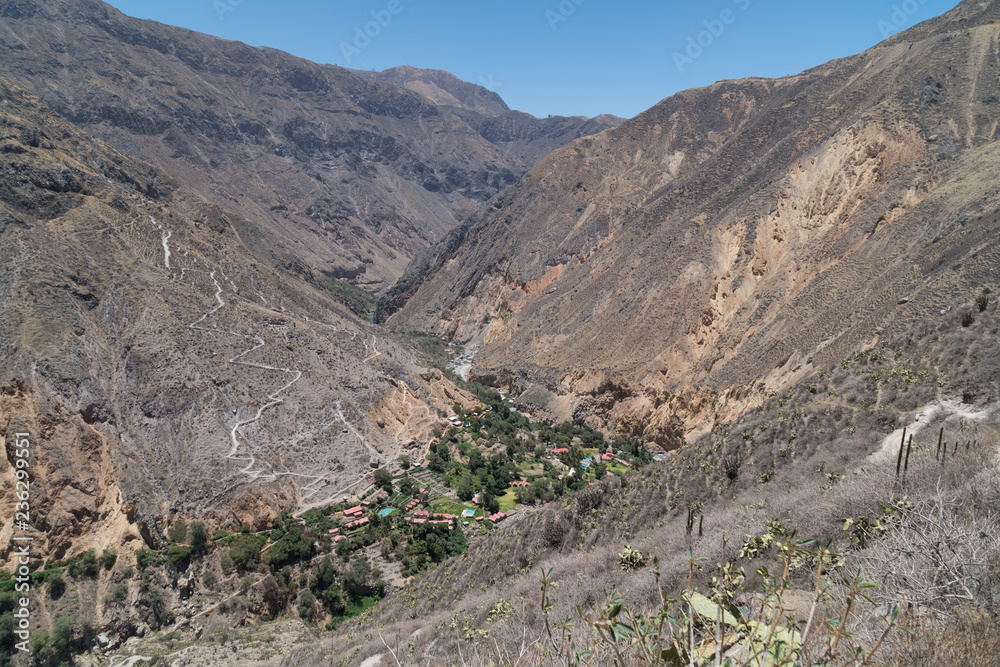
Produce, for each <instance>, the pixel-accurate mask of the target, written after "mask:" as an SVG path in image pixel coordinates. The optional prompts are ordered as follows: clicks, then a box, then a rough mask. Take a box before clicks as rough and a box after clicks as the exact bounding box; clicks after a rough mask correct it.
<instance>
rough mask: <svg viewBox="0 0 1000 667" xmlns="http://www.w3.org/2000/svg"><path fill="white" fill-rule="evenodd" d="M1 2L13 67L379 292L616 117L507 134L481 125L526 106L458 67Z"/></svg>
mask: <svg viewBox="0 0 1000 667" xmlns="http://www.w3.org/2000/svg"><path fill="white" fill-rule="evenodd" d="M0 10H2V12H3V13H2V14H0V24H2V26H3V29H4V30H5V31H6V34H7V35H8V39H4V40H3V43H0V75H3V76H6V77H7V78H9V79H10V80H11V81H13V82H15V83H17V84H19V85H21V86H23V87H25V88H27V89H29V90H31V91H32V92H34V93H35V94H36V95H38V96H39V97H40V98H42V100H43V101H44V102H45V103H46V104H47V105H49V106H50V107H51V108H52V109H54V110H55V111H56V112H58V113H60V114H62V115H63V116H64V117H65V118H67V119H69V120H70V121H72V122H73V123H75V124H77V125H78V126H79V127H81V128H84V129H85V130H86V131H88V132H90V133H92V134H94V135H95V136H99V137H101V138H103V139H105V140H107V141H108V142H109V143H111V144H113V145H114V146H116V147H117V148H119V149H120V150H122V151H123V152H125V153H127V154H130V155H134V156H138V157H141V158H143V159H145V160H147V161H149V162H152V163H153V164H156V165H157V166H158V167H160V168H162V169H165V170H168V171H169V172H171V173H172V174H173V175H174V176H175V177H176V178H177V179H178V181H179V182H180V183H181V184H182V185H184V186H187V187H189V188H190V189H192V190H196V191H199V192H202V193H204V194H205V196H206V197H208V198H209V199H211V200H212V201H213V203H215V204H221V205H223V206H224V207H225V209H226V210H227V211H228V212H229V213H233V214H236V215H238V216H240V217H242V218H244V219H246V220H248V221H250V222H251V223H253V224H256V225H258V226H260V227H261V228H262V229H263V230H265V231H266V232H267V233H268V234H270V235H272V236H274V237H275V238H277V239H278V240H280V241H281V242H283V243H286V244H290V245H291V246H294V247H295V248H296V252H297V254H298V256H299V259H300V260H301V262H302V263H303V265H304V266H305V267H311V268H312V269H314V270H318V271H324V272H326V273H327V274H328V275H330V276H332V277H335V278H341V279H345V280H349V281H351V282H352V283H354V284H360V285H364V286H368V287H371V288H379V287H382V286H385V285H388V284H391V283H392V282H393V281H395V280H396V279H397V278H398V277H399V276H400V275H401V274H402V272H403V270H404V268H405V267H406V264H407V262H408V261H409V260H410V259H411V258H412V257H413V256H414V255H415V254H416V253H418V252H419V251H420V250H422V249H424V248H426V247H428V246H429V245H430V244H431V243H433V242H435V241H437V240H438V239H440V238H441V237H443V236H444V235H445V234H446V233H447V232H448V231H449V230H450V229H452V228H453V227H455V226H456V225H457V224H458V223H459V222H460V221H461V220H464V219H465V218H466V217H467V216H468V215H470V214H471V213H472V212H473V211H474V210H475V209H476V208H478V207H479V206H480V205H481V204H482V202H484V201H486V200H487V199H489V198H490V197H492V196H493V195H495V194H496V193H497V192H499V191H501V190H503V189H504V188H506V187H508V186H509V185H511V184H512V183H514V182H515V181H516V180H517V179H518V178H519V177H520V176H521V175H522V174H524V173H525V171H527V169H528V168H529V167H530V166H531V165H533V164H534V163H535V162H537V161H538V160H539V159H540V158H541V157H542V155H544V154H545V153H547V152H548V151H550V150H552V149H553V148H556V147H558V146H562V145H565V143H567V142H568V141H570V140H571V139H573V138H576V137H578V136H582V135H583V134H586V133H592V132H598V131H600V130H603V129H605V128H607V127H611V126H613V125H614V124H616V123H617V122H618V119H614V118H611V117H607V118H602V119H595V120H594V121H590V120H589V119H585V118H576V119H545V120H542V119H536V118H532V117H530V116H526V115H525V117H524V118H519V120H518V123H517V127H516V128H515V129H514V131H513V134H511V136H509V137H496V136H493V134H495V133H490V132H487V131H481V130H479V129H474V128H473V127H472V126H477V127H478V125H479V124H481V123H484V122H486V121H487V120H488V119H491V118H492V117H493V116H492V114H494V113H498V112H499V113H504V114H511V113H512V112H510V111H509V109H507V106H506V104H504V103H503V100H501V99H500V98H499V97H498V96H496V94H494V93H491V92H490V91H487V90H485V89H484V88H481V87H479V86H475V85H472V84H468V83H465V82H462V81H459V80H458V79H457V78H456V77H454V76H452V75H450V74H447V73H445V72H430V71H426V70H416V69H414V68H400V69H399V71H398V72H396V75H394V74H393V73H392V72H388V73H385V75H384V76H380V75H375V74H373V73H360V72H354V71H351V70H347V69H344V68H340V67H334V66H329V65H317V64H315V63H311V62H308V61H305V60H302V59H299V58H295V57H293V56H290V55H289V54H286V53H282V52H279V51H276V50H273V49H261V48H255V47H250V46H247V45H245V44H241V43H238V42H231V41H226V40H220V39H215V38H212V37H209V36H207V35H204V34H199V33H194V32H191V31H188V30H183V29H179V28H173V27H170V26H165V25H161V24H158V23H154V22H151V21H143V20H139V19H132V18H129V17H127V16H124V15H123V14H121V13H120V12H118V11H117V10H115V9H114V8H112V7H110V6H109V5H106V4H104V3H101V2H96V1H94V2H91V1H87V2H61V1H58V0H57V1H55V2H50V3H36V2H30V3H22V2H17V3H9V2H8V3H5V4H4V5H3V7H2V8H0ZM448 90H450V91H452V92H447V91H448ZM452 93H454V94H452ZM456 96H457V97H456ZM477 99H478V100H480V102H477V101H476V100H477ZM494 140H495V141H494ZM515 144H516V147H515V146H514V145H515ZM512 148H513V149H514V150H513V151H512ZM4 177H5V180H7V179H8V178H11V177H12V176H11V175H8V174H6V173H5V174H4ZM13 177H16V178H42V179H47V180H49V181H52V183H53V185H54V186H57V187H59V188H68V189H70V190H72V189H73V188H74V187H75V186H74V183H72V182H71V181H66V182H63V180H62V179H63V177H64V175H60V174H55V173H50V174H35V175H31V174H14V175H13ZM59 201H60V203H61V205H63V206H70V205H75V204H74V202H77V203H78V202H79V198H77V199H72V198H67V197H61V198H60V199H59ZM37 204H38V203H36V205H37ZM53 214H54V213H53ZM222 217H225V215H223V216H222Z"/></svg>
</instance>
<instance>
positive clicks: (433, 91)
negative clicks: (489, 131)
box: [351, 65, 510, 116]
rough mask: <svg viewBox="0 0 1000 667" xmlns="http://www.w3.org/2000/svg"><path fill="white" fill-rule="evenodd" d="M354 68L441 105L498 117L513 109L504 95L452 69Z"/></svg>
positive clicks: (363, 73) (372, 77) (368, 76)
mask: <svg viewBox="0 0 1000 667" xmlns="http://www.w3.org/2000/svg"><path fill="white" fill-rule="evenodd" d="M351 71H352V72H353V73H354V74H357V75H358V76H360V77H365V78H368V79H376V80H378V81H381V82H383V83H391V84H392V85H394V86H399V87H400V88H406V89H407V90H412V91H413V92H415V93H417V94H418V95H421V96H423V97H425V98H427V99H428V100H430V101H431V102H433V103H434V104H436V105H438V106H441V107H458V108H461V109H463V110H465V111H473V112H475V113H477V114H482V115H484V116H498V115H500V114H503V113H506V112H508V111H510V107H508V106H507V103H506V102H504V101H503V98H501V97H500V96H499V95H498V94H496V93H495V92H493V91H492V90H489V89H488V88H484V87H483V86H478V85H476V84H474V83H468V82H466V81H462V80H461V79H459V78H458V77H457V76H455V75H454V74H451V73H450V72H444V71H441V70H436V69H419V68H417V67H410V66H409V65H404V66H401V67H393V68H391V69H387V70H383V71H381V72H372V71H368V70H361V69H359V70H351Z"/></svg>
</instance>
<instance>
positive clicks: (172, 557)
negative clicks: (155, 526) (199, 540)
mask: <svg viewBox="0 0 1000 667" xmlns="http://www.w3.org/2000/svg"><path fill="white" fill-rule="evenodd" d="M191 551H192V549H191V547H189V546H188V545H186V544H171V545H170V546H169V547H167V561H168V562H169V563H170V564H171V565H173V566H174V567H175V568H177V569H178V570H181V571H183V570H186V569H187V566H188V561H189V560H190V559H191Z"/></svg>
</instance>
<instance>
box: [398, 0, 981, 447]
mask: <svg viewBox="0 0 1000 667" xmlns="http://www.w3.org/2000/svg"><path fill="white" fill-rule="evenodd" d="M998 21H1000V3H995V2H994V3H980V2H967V3H963V4H962V5H960V6H959V7H958V8H956V9H955V10H954V11H953V12H951V13H949V14H947V15H945V16H944V17H942V18H940V19H936V20H935V21H933V22H930V23H929V24H926V25H922V26H919V27H918V28H917V29H915V30H914V31H911V32H909V33H904V34H902V35H899V36H897V37H895V38H893V39H892V40H889V41H888V42H886V43H884V44H882V45H880V46H878V47H876V48H874V49H872V50H870V51H868V52H866V53H864V54H861V55H859V56H856V57H853V58H848V59H844V60H840V61H835V62H832V63H830V64H828V65H824V66H822V67H819V68H816V69H814V70H810V71H808V72H805V73H803V74H800V75H798V76H794V77H788V78H785V79H780V80H763V79H749V80H742V81H727V82H721V83H718V84H716V85H714V86H711V87H709V88H705V89H701V90H693V91H687V92H684V93H680V94H678V95H676V96H674V97H671V98H669V99H667V100H664V101H663V102H661V103H660V104H659V105H657V106H656V107H654V108H653V109H651V110H649V111H647V112H645V113H643V114H641V115H640V116H638V117H636V118H635V119H632V120H630V121H626V122H625V123H624V124H622V125H621V126H619V127H618V128H615V129H612V130H609V131H606V132H604V133H602V134H600V135H597V136H594V137H588V138H584V139H580V140H578V141H575V142H574V143H572V144H570V145H569V146H567V147H565V148H563V149H561V150H559V151H556V152H555V153H553V154H552V155H550V156H548V157H547V158H546V159H544V160H543V161H542V162H541V163H540V164H539V165H538V166H537V167H535V169H533V170H532V171H531V172H530V174H529V175H528V176H526V177H525V178H524V179H523V180H522V181H521V182H520V183H519V184H518V185H517V186H515V187H514V188H512V189H510V190H508V191H506V192H504V193H502V194H500V195H499V196H498V197H496V198H495V199H494V200H493V201H492V202H491V203H490V205H489V206H488V207H486V209H484V211H482V212H481V213H480V214H479V216H478V217H477V218H476V219H474V220H472V221H471V222H470V224H469V225H468V226H467V228H465V229H464V230H463V231H462V232H461V233H459V234H458V235H457V236H455V237H453V239H452V242H453V244H454V242H455V241H456V240H460V244H458V249H457V250H456V251H455V252H454V253H451V254H446V255H442V256H439V257H438V258H437V260H436V261H434V262H432V263H431V265H432V266H436V267H438V269H437V270H436V271H435V272H432V273H430V274H429V275H427V276H426V277H424V278H419V277H414V276H411V278H414V279H413V280H411V281H410V282H408V283H406V284H401V285H400V286H399V287H397V288H396V289H395V290H393V291H392V292H390V299H388V300H387V301H386V306H385V307H383V308H382V309H381V311H380V312H381V317H383V318H386V317H388V316H389V315H390V313H391V312H392V311H393V309H394V307H400V306H401V304H402V303H403V302H404V301H405V306H402V307H401V308H400V309H399V310H398V312H396V313H395V314H394V315H392V317H391V318H390V319H389V322H390V325H391V326H396V327H400V328H404V329H415V330H425V331H432V332H436V333H439V334H441V335H445V336H448V337H450V338H453V339H455V340H459V341H461V342H464V343H469V344H470V345H473V346H478V347H479V354H478V356H477V357H476V361H475V365H474V367H473V372H474V374H479V375H480V376H485V377H488V378H491V379H494V380H496V381H500V382H504V383H507V384H509V385H511V386H512V387H513V388H515V389H521V390H523V389H527V388H529V387H532V386H533V387H534V388H535V389H543V390H546V391H548V392H550V394H551V400H550V401H549V409H550V410H551V411H552V412H554V413H555V414H556V415H557V416H559V417H563V418H569V417H574V418H577V419H588V420H590V421H593V422H596V423H599V424H601V425H603V426H605V427H608V428H612V429H615V430H617V431H619V432H622V433H625V434H629V435H634V436H639V437H644V438H646V439H647V440H650V441H653V442H657V443H659V444H662V445H665V446H670V445H671V444H672V443H675V442H677V441H678V438H679V436H680V435H682V434H683V433H685V432H690V431H691V430H697V429H699V428H705V427H707V426H709V425H710V424H711V422H712V418H713V417H714V416H716V412H715V411H719V412H720V413H721V414H723V415H725V414H728V413H730V412H732V411H735V410H738V409H740V408H742V407H745V406H746V405H747V404H748V402H749V401H750V400H752V397H753V396H754V395H755V394H757V393H759V392H773V391H775V390H777V389H779V388H780V387H781V386H783V385H784V384H785V383H786V382H788V381H789V380H791V379H794V378H795V377H797V375H798V374H799V373H801V372H802V371H803V370H804V369H806V368H812V367H817V366H820V367H826V366H829V365H832V364H834V363H836V362H837V361H839V360H840V359H842V358H843V357H844V356H845V355H847V354H849V353H850V352H852V351H853V350H854V349H856V348H857V347H858V346H861V345H863V344H866V343H870V342H872V341H875V340H878V338H879V337H880V336H882V335H885V334H888V333H891V332H893V331H899V330H902V329H904V328H905V327H907V326H909V324H910V323H912V322H914V321H916V320H918V319H919V318H921V317H923V316H925V315H926V314H928V313H931V312H934V311H939V310H941V309H944V308H947V307H949V306H950V305H951V304H952V302H953V299H954V298H955V297H956V295H959V294H961V295H963V296H965V295H967V294H968V293H969V290H972V289H975V288H981V287H983V286H986V285H990V284H991V283H992V282H995V281H996V279H997V276H996V272H995V266H996V263H995V262H996V259H997V255H998V252H1000V246H998V244H997V241H996V239H995V236H996V231H997V225H998V224H1000V221H998V208H1000V196H998V195H1000V191H998V189H997V187H996V185H995V182H994V180H995V179H994V178H993V177H992V176H991V175H990V173H991V169H990V167H988V165H990V164H991V163H993V161H994V160H995V159H996V157H997V151H998V147H997V146H998V145H997V143H996V139H997V127H998V123H1000V108H998V105H997V96H996V86H997V81H998V78H1000V58H998V56H997V52H998V38H1000V24H998ZM404 292H405V293H406V294H407V295H410V296H408V297H405V298H403V299H400V298H398V297H399V295H400V294H402V293H404ZM394 297H395V298H396V301H393V298H394Z"/></svg>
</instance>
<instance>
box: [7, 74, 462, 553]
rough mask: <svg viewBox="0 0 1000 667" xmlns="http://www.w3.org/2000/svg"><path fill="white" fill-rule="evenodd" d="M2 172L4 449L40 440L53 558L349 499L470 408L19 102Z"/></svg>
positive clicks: (128, 163) (226, 234) (396, 351)
mask: <svg viewBox="0 0 1000 667" xmlns="http://www.w3.org/2000/svg"><path fill="white" fill-rule="evenodd" d="M0 172H2V174H3V179H2V180H0V222H2V231H0V256H2V257H3V258H4V262H3V264H2V268H0V296H2V319H0V349H2V355H0V387H2V391H0V426H2V433H0V437H2V438H3V441H4V442H5V444H6V452H7V458H8V459H9V460H10V461H11V463H12V465H13V460H14V450H13V448H12V445H13V440H12V434H13V433H14V432H18V431H26V432H28V433H30V434H31V435H32V438H33V443H34V448H35V449H34V451H35V455H36V456H37V459H35V460H34V461H33V470H34V475H35V476H34V478H33V483H32V487H31V489H32V500H31V508H32V522H33V525H34V527H35V528H36V529H37V530H38V531H39V542H38V543H37V545H36V547H35V553H36V554H37V555H39V556H42V555H53V556H57V557H58V556H61V555H63V554H65V553H67V551H69V552H71V553H72V552H75V551H77V550H78V549H82V548H86V547H98V548H100V547H103V546H106V545H109V544H110V545H117V546H119V547H120V546H121V545H123V544H127V543H128V541H129V540H130V539H135V538H137V536H139V535H140V534H141V535H142V536H143V537H144V538H146V539H147V541H154V540H156V539H157V538H158V537H159V535H160V531H161V528H162V525H163V522H164V520H165V519H166V518H167V517H168V516H170V515H171V514H172V513H178V514H179V515H181V516H186V517H192V516H199V517H202V518H203V519H205V520H207V521H209V522H210V523H211V524H214V525H232V524H237V525H238V523H239V522H242V521H246V522H249V523H258V522H264V521H267V520H268V517H269V516H271V515H272V514H273V513H274V512H275V511H277V510H279V509H286V510H290V511H294V510H296V509H298V508H300V507H307V506H309V505H311V504H314V503H318V502H322V501H324V500H326V499H329V498H331V497H339V496H340V495H342V494H344V493H346V492H349V491H351V490H357V489H358V488H363V485H364V484H366V483H367V480H368V479H369V478H370V476H371V471H372V467H371V463H373V462H375V463H381V464H389V465H392V464H393V462H394V460H395V457H396V456H397V454H398V453H400V452H401V451H406V450H407V449H408V448H411V447H416V439H421V440H423V439H425V438H426V437H427V436H428V434H429V432H430V429H431V428H432V427H433V426H434V425H435V424H437V423H438V421H439V420H438V419H437V417H436V415H435V414H434V412H433V408H434V407H436V406H448V405H451V404H452V403H453V402H454V401H456V400H459V401H461V400H463V399H462V397H461V396H460V395H459V393H458V392H456V390H455V389H454V387H453V386H451V385H450V383H447V382H446V381H444V380H443V378H442V377H441V376H440V374H439V373H436V372H435V373H427V372H426V371H423V370H422V369H419V368H417V367H416V366H415V365H414V363H413V362H414V358H415V355H414V353H413V352H412V351H410V350H408V349H405V348H402V347H400V346H399V345H398V344H396V343H395V342H393V341H392V340H391V339H390V338H389V337H387V336H385V335H384V332H382V331H381V330H379V329H377V328H375V327H374V326H372V325H370V324H367V323H365V322H362V321H360V320H359V319H358V318H357V317H355V316H354V315H353V314H352V313H350V312H349V311H348V310H347V309H346V308H345V307H344V306H342V305H341V304H340V303H339V302H338V301H336V300H335V299H334V298H333V296H332V295H331V294H330V293H328V292H325V291H324V289H323V288H322V287H321V286H320V285H318V284H317V283H316V282H315V280H314V278H313V275H312V273H311V272H310V271H309V269H308V267H307V266H306V265H304V264H303V263H302V262H301V261H300V260H299V259H298V258H297V257H296V256H295V255H294V253H292V252H290V251H289V250H288V249H287V248H286V247H285V246H283V245H282V244H281V243H280V241H279V240H277V239H275V238H274V237H272V236H270V235H269V234H268V232H267V231H265V230H262V229H261V228H259V227H257V226H256V225H254V224H253V223H252V222H250V221H248V220H246V219H244V218H241V217H240V216H238V215H235V214H232V213H224V212H222V211H220V209H219V208H218V207H216V206H215V205H214V204H212V203H209V202H206V201H204V200H202V199H200V198H199V197H198V196H197V195H195V194H193V193H191V192H188V191H186V190H184V189H182V188H179V187H178V186H177V184H176V183H175V182H173V181H171V179H169V178H168V177H166V176H164V175H163V174H162V172H159V171H158V170H157V169H155V168H154V167H152V166H150V165H148V164H145V163H142V162H139V161H136V160H134V159H132V158H129V157H126V156H124V155H122V154H121V153H118V152H117V151H115V150H114V149H112V148H110V147H109V146H107V145H105V144H103V143H101V142H99V141H96V140H94V139H93V138H92V137H89V136H87V135H86V134H84V133H83V132H81V131H80V130H78V129H77V128H75V127H74V126H72V125H71V124H69V123H67V122H66V121H64V120H62V119H61V118H59V117H58V116H56V115H55V114H53V113H52V112H51V111H50V110H48V109H46V108H45V107H44V105H42V104H41V103H40V102H39V101H38V100H37V98H34V97H32V96H31V95H29V94H28V93H26V92H25V91H23V90H22V89H19V88H16V87H14V86H12V85H10V84H8V83H6V82H2V81H0ZM422 374H423V375H422ZM418 455H419V453H418ZM12 474H13V468H12V467H11V466H5V467H4V471H3V479H4V480H5V483H4V485H3V491H2V495H0V510H2V511H0V516H2V517H3V524H0V563H3V562H5V561H6V558H7V556H8V555H9V549H10V545H11V542H10V540H11V537H12V521H13V519H14V513H13V511H12V510H13V503H14V500H15V498H14V489H13V484H12V483H10V482H11V480H12ZM359 484H360V485H361V486H360V487H359V486H358V485H359Z"/></svg>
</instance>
